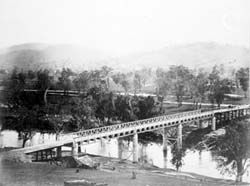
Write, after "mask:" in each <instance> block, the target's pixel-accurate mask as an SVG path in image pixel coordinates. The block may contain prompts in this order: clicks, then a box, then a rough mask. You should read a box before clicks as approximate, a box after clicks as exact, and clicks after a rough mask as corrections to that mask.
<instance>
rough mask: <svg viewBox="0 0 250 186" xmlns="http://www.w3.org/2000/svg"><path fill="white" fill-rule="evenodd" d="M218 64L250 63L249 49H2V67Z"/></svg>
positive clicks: (39, 45) (37, 45)
mask: <svg viewBox="0 0 250 186" xmlns="http://www.w3.org/2000/svg"><path fill="white" fill-rule="evenodd" d="M216 64H224V65H225V66H226V67H227V68H238V67H244V66H247V65H248V64H250V50H249V49H247V48H244V47H240V46H232V45H222V44H217V43H206V42H203V43H202V42H201V43H193V44H186V45H175V46H168V47H165V48H162V49H160V50H155V51H152V52H145V53H136V54H132V55H127V56H121V57H116V58H114V57H112V56H107V55H105V54H103V53H101V52H100V51H97V50H93V49H89V48H85V47H81V46H76V45H48V44H42V43H26V44H22V45H15V46H12V47H9V48H5V49H2V50H0V68H4V69H11V68H13V67H14V66H17V67H20V68H23V69H39V68H52V69H60V68H63V67H69V68H72V69H73V70H82V69H93V68H99V67H101V66H103V65H108V66H111V67H112V68H114V69H116V70H121V71H128V70H133V69H139V68H142V67H151V68H157V67H162V68H168V67H169V66H170V65H185V66H187V67H190V68H211V67H212V66H214V65H216Z"/></svg>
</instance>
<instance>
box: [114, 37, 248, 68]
mask: <svg viewBox="0 0 250 186" xmlns="http://www.w3.org/2000/svg"><path fill="white" fill-rule="evenodd" d="M119 61H120V63H121V64H126V65H127V66H128V65H132V66H135V67H136V68H139V67H141V66H145V67H152V68H157V67H162V68H168V67H169V66H170V65H184V66H187V67H190V68H211V67H212V66H214V65H216V64H217V65H219V64H224V65H225V66H227V67H229V68H230V67H235V68H238V67H244V66H247V65H248V64H250V50H249V49H247V48H244V47H240V46H232V45H221V44H217V43H205V42H204V43H193V44H187V45H176V46H169V47H165V48H163V49H160V50H156V51H152V52H146V53H140V54H134V55H130V56H126V57H123V58H120V59H119Z"/></svg>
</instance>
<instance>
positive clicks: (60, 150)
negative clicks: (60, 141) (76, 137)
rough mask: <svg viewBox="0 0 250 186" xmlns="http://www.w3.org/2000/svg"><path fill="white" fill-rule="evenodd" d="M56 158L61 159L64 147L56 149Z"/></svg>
mask: <svg viewBox="0 0 250 186" xmlns="http://www.w3.org/2000/svg"><path fill="white" fill-rule="evenodd" d="M56 157H57V158H61V157H62V147H61V146H60V147H56Z"/></svg>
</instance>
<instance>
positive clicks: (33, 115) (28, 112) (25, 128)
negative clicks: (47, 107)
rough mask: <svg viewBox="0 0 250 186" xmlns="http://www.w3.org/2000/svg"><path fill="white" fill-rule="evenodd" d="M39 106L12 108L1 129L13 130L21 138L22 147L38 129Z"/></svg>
mask: <svg viewBox="0 0 250 186" xmlns="http://www.w3.org/2000/svg"><path fill="white" fill-rule="evenodd" d="M39 115H40V110H39V107H37V106H34V107H33V108H32V109H29V108H27V107H25V106H23V107H19V108H16V109H15V110H12V113H11V116H9V117H7V118H6V119H5V121H4V122H3V127H2V130H5V129H9V130H15V131H17V132H18V133H19V135H20V136H21V137H22V138H23V143H22V147H25V144H26V142H27V141H28V140H29V139H31V138H32V136H33V135H34V131H36V130H40V129H41V128H40V127H42V126H40V125H39V123H40V121H39Z"/></svg>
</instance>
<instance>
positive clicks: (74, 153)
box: [71, 142, 78, 156]
mask: <svg viewBox="0 0 250 186" xmlns="http://www.w3.org/2000/svg"><path fill="white" fill-rule="evenodd" d="M71 154H72V156H78V143H77V142H73V144H72V151H71Z"/></svg>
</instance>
